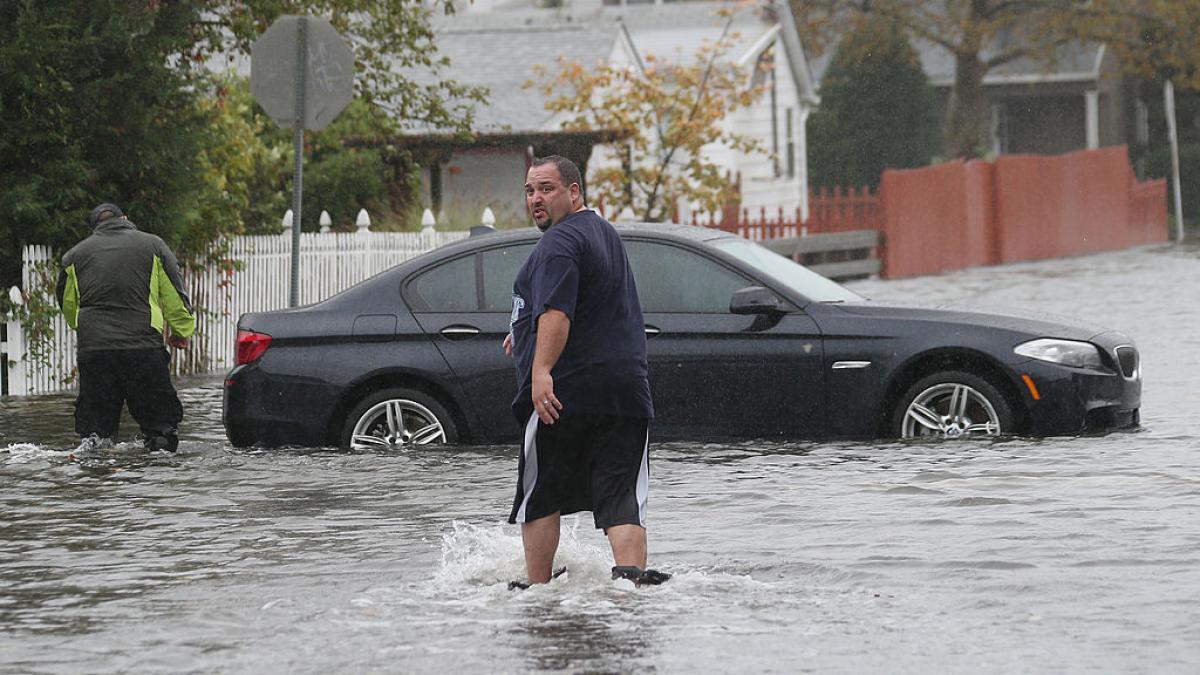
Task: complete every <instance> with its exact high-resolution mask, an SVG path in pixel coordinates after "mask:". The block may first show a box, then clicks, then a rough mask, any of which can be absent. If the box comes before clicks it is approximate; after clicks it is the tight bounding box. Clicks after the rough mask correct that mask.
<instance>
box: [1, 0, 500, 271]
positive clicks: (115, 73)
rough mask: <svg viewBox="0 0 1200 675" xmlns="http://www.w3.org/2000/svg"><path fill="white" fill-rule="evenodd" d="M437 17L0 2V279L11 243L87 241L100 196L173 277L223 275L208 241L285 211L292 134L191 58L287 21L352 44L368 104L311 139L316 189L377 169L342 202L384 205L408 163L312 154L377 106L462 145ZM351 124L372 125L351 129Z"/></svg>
mask: <svg viewBox="0 0 1200 675" xmlns="http://www.w3.org/2000/svg"><path fill="white" fill-rule="evenodd" d="M436 11H441V12H452V11H453V5H452V4H451V3H450V2H449V1H443V0H435V1H434V2H432V3H415V2H411V0H250V1H248V2H240V1H239V2H233V1H232V0H180V1H178V2H165V1H163V0H149V1H146V2H129V1H128V0H3V1H0V25H3V26H4V27H5V37H4V40H3V41H0V157H3V158H4V160H3V163H0V195H4V197H5V217H4V218H2V219H0V242H2V243H0V285H3V286H7V285H9V284H15V283H19V280H20V269H21V257H20V256H21V248H22V247H23V246H24V245H26V244H30V243H41V244H50V245H51V246H52V247H53V248H54V249H55V250H57V251H63V250H65V249H67V248H69V247H70V246H71V245H73V244H74V243H75V242H77V241H78V240H80V239H82V238H83V237H84V236H86V235H87V234H88V227H87V224H86V222H85V219H86V216H87V214H88V212H89V211H90V210H91V209H92V207H93V206H95V205H96V204H97V203H99V202H102V201H113V202H116V203H118V204H120V205H121V206H122V207H123V208H124V209H125V211H126V213H128V214H129V216H130V218H131V219H132V220H133V221H134V222H135V223H137V224H138V226H139V227H140V228H142V229H144V230H147V231H150V232H154V233H156V234H159V235H161V236H162V237H163V238H164V239H166V240H167V241H168V243H169V244H171V245H172V246H173V247H175V249H176V253H177V254H178V255H179V257H180V259H181V261H182V262H184V264H185V265H188V264H190V265H207V264H214V263H216V264H227V263H228V261H223V260H222V259H221V258H222V256H221V255H220V254H219V252H218V254H217V255H215V256H214V255H210V254H209V251H210V249H209V246H210V244H211V243H212V242H214V241H220V238H221V235H223V234H234V233H238V232H243V231H247V232H260V231H278V227H279V223H280V218H281V217H282V215H283V211H285V210H286V208H287V207H288V204H289V203H290V201H291V188H290V183H291V157H290V154H291V149H290V148H291V136H290V133H288V132H286V131H284V130H280V129H278V128H277V127H276V126H275V124H274V123H273V122H271V121H270V120H267V119H266V118H265V117H264V116H263V115H262V114H261V112H259V110H258V107H257V105H256V104H254V103H253V102H252V100H251V99H250V96H249V92H248V88H247V87H246V85H245V83H244V82H237V81H234V80H231V79H228V78H220V77H214V76H213V75H212V74H211V73H210V72H209V71H208V70H207V69H206V68H205V67H203V63H204V62H205V61H206V60H207V59H209V58H210V57H212V56H213V55H214V54H218V53H239V52H240V53H242V54H248V53H249V49H250V46H251V44H252V43H253V41H254V39H255V38H257V36H258V35H259V34H260V33H261V32H262V31H264V30H266V28H267V27H268V26H269V25H270V24H271V22H272V21H274V19H276V18H277V17H278V16H279V15H281V14H284V13H288V14H304V13H309V14H319V15H324V16H327V17H329V18H330V20H331V21H332V22H333V24H334V25H335V26H336V27H337V28H338V29H339V30H340V31H341V32H342V34H343V35H345V36H346V37H347V38H348V39H349V40H350V42H351V43H352V44H353V46H354V50H355V57H356V85H357V87H358V94H359V97H360V98H359V101H362V100H368V101H371V100H373V101H377V102H378V104H379V106H380V107H381V108H382V111H381V110H380V109H379V108H375V109H374V110H372V111H371V112H368V113H363V114H362V115H361V116H359V117H357V118H356V117H355V116H354V113H353V112H352V110H353V107H354V106H352V110H351V112H350V113H349V116H350V118H351V120H350V121H349V123H348V125H349V126H345V125H343V127H342V128H341V129H340V130H329V131H326V132H322V134H311V135H310V139H309V140H310V142H311V143H312V146H310V150H313V156H310V157H307V158H306V159H307V160H308V161H310V162H312V173H311V178H312V180H313V183H314V185H316V186H320V185H321V184H325V185H331V186H337V187H336V189H337V190H338V191H339V194H344V193H346V192H347V191H348V190H349V186H350V184H351V183H352V182H354V181H358V182H360V183H361V182H363V177H364V175H365V173H366V171H367V169H368V167H370V166H371V165H374V166H376V167H379V168H381V176H382V177H378V176H377V177H375V179H373V181H367V182H366V183H365V184H364V186H360V188H359V189H357V190H354V191H353V192H355V195H354V199H355V200H357V201H356V203H358V204H362V205H365V204H368V203H371V204H377V203H382V204H384V205H386V203H387V201H388V194H387V190H386V189H380V188H378V184H379V183H380V182H382V181H387V180H389V179H391V178H392V171H391V170H390V169H389V168H388V167H393V166H404V165H405V162H404V158H403V157H400V156H398V154H397V153H396V151H390V150H387V149H381V150H379V151H377V152H374V153H372V152H369V151H368V152H362V151H358V150H354V151H348V152H350V155H351V157H349V158H332V157H330V156H327V155H328V154H329V153H326V152H324V151H323V150H321V149H320V148H332V147H334V146H337V147H338V148H339V150H337V151H336V152H340V151H341V150H340V148H341V145H342V143H341V141H342V140H343V139H344V138H346V137H348V136H366V135H368V134H367V133H366V131H376V132H377V131H379V129H381V128H382V127H381V125H380V124H378V121H379V119H380V118H384V117H386V116H385V115H384V114H383V112H384V111H385V112H386V113H388V115H391V116H392V118H394V119H398V120H400V121H399V122H389V123H390V124H392V126H393V128H395V126H396V125H397V124H400V125H410V124H418V123H419V124H428V125H433V126H435V127H438V128H442V129H448V130H450V131H452V132H459V133H465V130H466V129H468V128H469V125H470V106H472V105H473V104H474V103H475V102H477V101H479V100H481V98H482V95H481V91H480V90H478V89H473V88H466V87H461V86H459V85H457V84H455V83H453V82H450V81H446V80H444V79H442V78H437V77H436V71H437V70H438V69H439V68H440V67H441V66H442V65H443V64H444V60H443V59H441V58H440V57H439V56H438V55H437V51H436V46H435V45H434V44H433V32H432V29H431V27H430V25H429V21H430V19H431V17H432V16H433V14H434V12H436ZM420 71H425V72H430V71H432V72H433V73H434V75H435V77H434V78H432V79H433V83H432V84H427V85H425V84H417V83H416V82H415V80H414V79H413V76H414V73H416V72H420ZM359 101H356V105H359V106H360V107H361V106H364V105H365V104H362V103H360V102H359ZM372 107H373V106H372ZM373 108H374V107H373ZM344 116H345V114H344ZM364 118H371V122H370V124H373V125H374V126H370V124H369V125H367V129H366V130H364V128H363V120H364ZM341 121H342V120H341V119H339V122H341ZM339 134H340V135H339ZM335 154H336V153H335ZM409 163H411V162H409ZM368 188H369V189H368ZM344 208H351V207H344ZM359 208H361V206H359ZM355 210H357V209H355ZM312 223H313V226H314V227H315V226H316V219H315V217H314V218H313V220H312Z"/></svg>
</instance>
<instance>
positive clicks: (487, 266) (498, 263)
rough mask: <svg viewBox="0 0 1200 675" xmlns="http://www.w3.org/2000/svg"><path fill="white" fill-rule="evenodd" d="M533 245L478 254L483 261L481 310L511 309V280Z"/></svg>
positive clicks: (509, 247) (501, 310)
mask: <svg viewBox="0 0 1200 675" xmlns="http://www.w3.org/2000/svg"><path fill="white" fill-rule="evenodd" d="M533 246H534V245H533V244H519V245H517V246H506V247H505V248H493V249H490V250H487V251H483V252H482V253H480V254H479V256H480V259H481V260H482V261H483V265H482V267H483V309H484V311H487V312H508V311H509V310H510V309H511V307H512V291H513V280H514V279H516V278H517V272H518V271H519V270H520V269H521V265H524V264H525V261H526V260H527V259H528V258H529V254H530V253H531V252H532V251H533Z"/></svg>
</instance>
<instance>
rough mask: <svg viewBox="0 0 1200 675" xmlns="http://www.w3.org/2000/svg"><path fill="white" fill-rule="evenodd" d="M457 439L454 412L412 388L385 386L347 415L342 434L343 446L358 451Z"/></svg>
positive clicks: (390, 448)
mask: <svg viewBox="0 0 1200 675" xmlns="http://www.w3.org/2000/svg"><path fill="white" fill-rule="evenodd" d="M457 440H458V430H457V429H456V428H455V426H454V419H453V418H452V417H451V416H450V412H449V411H448V410H446V408H445V407H444V406H443V405H442V404H441V403H439V402H438V401H437V400H436V399H434V398H433V397H432V396H429V395H427V394H425V393H423V392H420V391H416V390H412V389H384V390H382V391H377V392H375V393H373V394H371V395H370V396H368V397H366V398H365V399H363V400H362V401H361V402H359V404H358V405H356V406H354V409H353V410H351V411H350V414H349V415H347V416H346V423H345V425H344V426H343V428H342V436H341V444H342V446H343V447H349V448H352V449H354V450H402V449H406V448H409V447H411V446H414V445H429V444H433V443H454V442H456V441H457Z"/></svg>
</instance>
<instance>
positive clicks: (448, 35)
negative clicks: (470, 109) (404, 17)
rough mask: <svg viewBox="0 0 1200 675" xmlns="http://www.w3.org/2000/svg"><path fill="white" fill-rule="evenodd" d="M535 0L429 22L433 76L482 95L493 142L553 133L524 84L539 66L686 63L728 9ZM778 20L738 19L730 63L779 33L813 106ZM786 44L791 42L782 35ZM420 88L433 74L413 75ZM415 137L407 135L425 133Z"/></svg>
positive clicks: (539, 98) (479, 113) (540, 103)
mask: <svg viewBox="0 0 1200 675" xmlns="http://www.w3.org/2000/svg"><path fill="white" fill-rule="evenodd" d="M532 2H533V0H514V1H512V2H508V3H504V4H499V5H493V6H490V7H489V8H487V10H486V11H467V12H465V13H462V14H456V15H452V16H448V17H440V18H438V19H436V20H434V21H433V28H434V32H435V34H436V43H437V47H438V53H439V54H440V55H443V56H446V57H448V58H449V60H450V66H449V67H447V68H444V69H443V70H442V71H441V73H440V74H439V75H440V76H441V77H445V78H446V79H451V80H455V81H457V82H459V83H461V84H467V85H475V86H483V87H486V88H487V89H488V91H489V94H488V98H487V101H486V102H485V103H484V104H480V105H476V106H475V125H474V126H475V128H476V130H477V131H479V132H482V133H484V134H489V133H526V132H528V133H534V132H544V131H550V130H554V129H557V126H558V125H557V120H556V118H555V116H554V115H553V114H552V113H550V112H549V111H547V110H546V107H545V103H546V97H545V96H544V95H543V94H542V92H541V91H539V90H538V89H537V88H536V87H526V86H525V85H526V83H527V82H531V81H533V82H539V81H540V78H538V77H537V76H536V74H535V72H534V67H535V65H539V64H540V65H542V66H545V67H547V68H550V69H553V68H554V67H555V64H556V62H557V61H558V59H560V58H562V59H565V60H567V61H578V62H580V63H582V64H584V65H595V64H597V63H599V62H600V61H607V60H609V59H610V58H611V57H612V56H613V55H614V54H616V53H618V52H619V50H624V52H625V55H626V56H627V57H628V58H629V60H630V61H633V62H635V63H638V62H642V61H644V59H645V58H646V57H647V56H648V55H653V56H655V57H657V58H661V59H664V60H667V61H676V62H677V61H679V60H685V59H691V58H692V56H693V55H694V54H695V52H696V50H697V49H698V48H699V47H700V46H701V45H703V44H705V43H706V42H707V43H712V42H715V41H716V40H717V39H719V38H720V35H721V30H722V27H723V20H722V19H721V18H720V17H718V16H717V14H716V10H717V9H718V8H720V7H728V6H729V3H726V2H686V3H670V4H663V5H633V6H616V7H608V6H603V5H600V4H599V3H592V4H590V5H589V4H588V3H585V2H580V3H577V4H576V5H575V6H573V7H566V8H555V9H546V8H536V7H534V6H533V4H532ZM780 6H781V7H782V9H783V11H784V12H786V14H785V15H784V18H783V19H782V20H779V19H776V18H774V17H771V16H767V15H763V14H757V13H752V12H745V11H743V12H738V13H737V14H736V15H735V20H734V23H733V28H732V30H733V31H734V32H735V33H736V36H735V38H734V41H733V42H734V46H733V49H732V50H731V54H730V56H731V58H732V59H734V60H740V61H743V62H745V60H747V59H751V58H754V57H756V56H757V51H761V50H762V49H763V48H764V47H765V46H766V44H767V42H769V41H767V42H765V41H764V40H763V38H764V37H765V36H766V35H767V34H768V33H772V32H776V33H778V32H781V29H780V26H785V30H783V31H782V32H783V33H784V48H785V51H786V53H787V56H788V58H789V60H790V61H791V62H792V66H793V67H792V70H793V74H794V75H795V77H796V79H797V88H798V90H799V91H801V92H802V96H803V97H804V98H805V100H807V101H809V102H810V103H815V102H816V94H815V88H814V87H813V85H812V79H811V74H810V73H809V70H808V64H807V61H806V60H805V58H804V54H803V51H802V50H801V49H800V43H799V38H798V37H797V36H796V35H795V29H794V22H793V21H792V20H791V18H790V17H791V15H790V10H788V9H787V6H786V4H785V3H781V4H780ZM789 30H790V37H791V39H790V40H789V39H788V37H789V36H788V32H789ZM410 77H412V78H413V79H414V80H415V81H416V82H418V83H428V82H430V81H432V80H431V77H432V76H431V75H429V74H428V73H421V72H412V73H410ZM432 131H434V130H431V129H416V130H414V131H413V132H412V133H418V134H420V133H429V132H432Z"/></svg>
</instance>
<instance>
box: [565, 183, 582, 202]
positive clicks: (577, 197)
mask: <svg viewBox="0 0 1200 675" xmlns="http://www.w3.org/2000/svg"><path fill="white" fill-rule="evenodd" d="M568 190H569V191H570V193H571V202H572V203H575V202H582V201H583V188H581V187H579V183H571V187H570V188H568Z"/></svg>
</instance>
